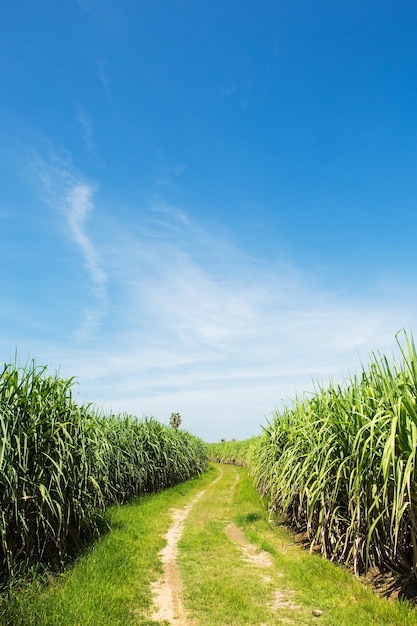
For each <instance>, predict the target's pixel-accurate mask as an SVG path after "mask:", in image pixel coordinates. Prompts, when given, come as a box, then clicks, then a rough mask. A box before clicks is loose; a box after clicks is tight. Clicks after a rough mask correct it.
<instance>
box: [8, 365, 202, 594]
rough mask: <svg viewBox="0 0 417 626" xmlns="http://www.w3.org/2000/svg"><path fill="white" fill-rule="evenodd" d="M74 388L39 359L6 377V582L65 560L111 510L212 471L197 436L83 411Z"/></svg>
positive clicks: (152, 421)
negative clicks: (42, 565) (39, 566)
mask: <svg viewBox="0 0 417 626" xmlns="http://www.w3.org/2000/svg"><path fill="white" fill-rule="evenodd" d="M73 385H74V380H73V379H63V378H61V377H59V376H58V375H53V376H51V375H49V373H48V371H47V368H45V367H37V366H36V365H35V364H34V363H31V364H29V365H27V366H25V367H23V368H20V367H18V366H16V365H5V366H4V367H3V371H2V372H1V373H0V585H4V584H6V583H10V581H13V580H15V579H16V578H17V577H19V576H21V575H24V574H25V572H26V571H27V570H28V568H29V567H30V566H31V564H34V563H39V562H41V563H48V564H59V563H60V562H63V561H65V560H66V559H67V558H68V556H69V555H70V554H72V553H74V552H76V551H77V550H78V549H79V548H80V547H81V546H82V545H83V544H84V542H85V541H86V540H90V539H91V538H93V537H95V536H97V535H98V534H99V532H100V528H101V527H102V526H103V512H104V511H105V509H106V508H107V507H108V506H109V505H110V504H113V503H124V502H126V501H128V500H129V499H130V498H132V497H133V496H135V495H141V494H145V493H147V492H153V491H156V490H159V489H162V488H165V487H168V486H171V485H174V484H176V483H179V482H181V481H184V480H187V479H189V478H191V477H193V476H195V475H197V474H199V473H201V472H202V471H203V470H204V469H205V467H206V463H207V452H206V447H205V444H204V443H203V441H201V440H200V439H199V438H198V437H195V436H193V435H191V434H189V433H188V432H187V431H184V430H180V429H176V428H172V427H171V426H166V425H163V424H161V423H160V422H158V421H156V420H155V419H153V418H144V419H142V420H140V421H139V420H137V419H136V418H134V417H130V416H114V415H110V416H106V415H104V414H102V413H100V412H98V411H96V410H94V409H93V408H92V406H91V405H85V406H79V405H78V404H76V403H75V401H74V399H73V393H72V390H73Z"/></svg>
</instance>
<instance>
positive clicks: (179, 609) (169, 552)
mask: <svg viewBox="0 0 417 626" xmlns="http://www.w3.org/2000/svg"><path fill="white" fill-rule="evenodd" d="M222 474H223V472H222V473H221V474H220V475H219V476H218V477H217V478H216V479H215V480H214V481H213V482H212V483H211V485H214V484H215V483H216V482H217V481H218V480H220V478H221V477H222ZM204 492H205V490H204V489H203V490H202V491H200V492H199V493H198V494H197V495H196V497H195V498H194V499H193V500H192V501H191V502H189V504H187V505H186V506H185V507H184V508H183V509H172V511H171V513H172V524H171V526H170V527H169V529H168V532H167V534H166V535H165V538H166V541H167V543H166V546H165V548H163V549H162V550H161V552H160V556H161V561H162V567H163V574H162V576H161V578H160V579H159V580H157V581H156V582H154V583H152V595H153V604H154V609H153V614H152V619H153V620H155V621H157V622H158V621H163V620H165V621H167V622H168V623H169V624H176V626H195V624H196V622H195V621H194V620H192V621H190V620H187V619H186V616H185V611H184V607H183V604H182V601H181V577H180V572H179V568H178V564H177V556H178V542H179V540H180V539H181V536H182V533H183V530H184V522H185V520H186V519H187V516H188V514H189V512H190V511H191V509H192V508H193V506H194V504H195V503H196V502H197V501H198V500H199V499H200V498H201V496H202V495H203V494H204Z"/></svg>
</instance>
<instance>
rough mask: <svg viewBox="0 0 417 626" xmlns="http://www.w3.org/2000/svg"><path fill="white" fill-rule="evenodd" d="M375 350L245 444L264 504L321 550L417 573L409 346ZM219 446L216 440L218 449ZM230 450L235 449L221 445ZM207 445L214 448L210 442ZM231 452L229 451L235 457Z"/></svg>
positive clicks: (416, 411)
mask: <svg viewBox="0 0 417 626" xmlns="http://www.w3.org/2000/svg"><path fill="white" fill-rule="evenodd" d="M404 337H405V340H404V341H399V340H398V345H399V357H397V358H396V359H390V360H388V359H387V358H386V357H385V356H383V355H380V354H378V353H374V354H373V355H372V356H371V358H370V362H369V364H368V365H367V366H363V367H362V371H361V373H360V374H358V375H356V376H351V377H349V378H348V379H347V380H346V381H345V382H344V383H343V384H342V385H338V384H330V385H329V386H327V387H323V386H317V388H316V391H315V392H314V393H312V394H309V395H307V394H304V395H303V396H302V397H300V398H298V399H296V400H295V401H294V403H293V404H291V405H290V406H286V407H284V408H283V409H282V410H280V411H278V412H277V413H276V414H275V415H274V418H273V419H272V420H271V422H270V423H269V425H268V426H267V427H266V428H264V432H263V433H262V435H261V436H260V437H257V438H256V439H254V440H253V442H252V445H249V446H248V445H245V451H244V457H245V458H244V463H245V464H247V465H249V467H250V470H251V472H252V474H253V477H254V481H255V484H256V487H257V489H258V491H259V492H260V493H261V494H262V495H263V496H265V497H266V498H267V500H268V501H269V506H270V507H272V508H273V509H275V510H276V511H279V512H280V514H281V515H283V516H284V517H285V519H286V520H287V522H288V523H289V524H290V525H291V526H292V528H293V529H295V530H296V531H297V532H299V533H303V535H304V537H305V538H307V539H308V541H309V542H310V546H311V549H315V550H320V551H321V553H322V554H323V555H324V556H325V557H326V558H329V559H332V560H334V561H337V562H341V563H344V564H348V565H350V566H353V567H354V570H355V572H356V573H357V574H359V573H362V572H364V571H366V570H367V569H368V568H369V567H373V566H376V567H378V568H380V569H381V570H382V571H386V570H391V571H393V572H395V573H398V574H399V575H401V576H402V577H404V578H410V579H411V578H413V577H417V484H416V478H417V476H416V461H417V459H416V454H417V353H416V348H415V345H414V342H413V340H412V338H409V337H407V335H406V334H404ZM222 446H223V453H224V452H225V451H226V449H225V448H224V444H215V447H217V454H220V452H221V449H222ZM229 454H231V455H232V460H233V458H236V455H235V457H233V453H232V452H229ZM211 455H212V456H213V458H215V455H213V451H211ZM234 462H235V461H234Z"/></svg>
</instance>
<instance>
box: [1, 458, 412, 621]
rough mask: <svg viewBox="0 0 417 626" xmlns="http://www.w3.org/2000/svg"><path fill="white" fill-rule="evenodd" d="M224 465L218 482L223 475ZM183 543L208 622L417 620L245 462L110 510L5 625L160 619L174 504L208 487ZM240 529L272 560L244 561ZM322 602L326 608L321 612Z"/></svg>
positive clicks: (189, 603)
mask: <svg viewBox="0 0 417 626" xmlns="http://www.w3.org/2000/svg"><path fill="white" fill-rule="evenodd" d="M220 473H222V475H221V477H220V479H219V480H218V481H217V482H216V483H215V484H214V483H213V481H214V479H215V478H216V477H217V476H219V474H220ZM203 489H204V490H205V491H204V494H203V496H202V497H201V498H200V499H199V500H198V501H197V502H196V503H195V505H194V506H193V507H192V509H191V511H190V513H189V515H188V517H187V520H186V523H185V527H184V532H183V536H182V539H181V540H180V542H179V567H180V571H181V576H182V580H183V603H184V607H185V611H186V613H187V615H188V617H189V620H190V623H191V622H192V623H193V624H199V626H232V625H233V626H239V625H241V626H244V625H247V626H249V625H256V624H258V625H259V626H266V625H268V626H272V625H274V624H284V623H286V624H301V625H302V624H321V625H326V626H331V625H334V626H356V625H358V626H417V613H416V612H415V610H414V609H412V608H411V607H410V606H409V605H407V604H406V603H403V602H393V601H389V600H383V599H381V598H378V597H377V596H375V595H374V594H373V592H372V591H371V590H370V589H369V588H367V587H365V586H364V585H362V584H361V583H360V582H359V581H357V580H356V579H355V578H354V577H353V576H352V575H351V574H350V573H348V572H346V571H345V570H344V569H343V568H340V567H337V566H335V565H334V564H332V563H329V562H327V561H325V560H323V559H321V558H320V557H318V556H315V555H310V554H309V553H308V552H305V551H303V550H301V549H300V548H299V547H298V546H296V545H295V544H294V542H293V537H292V535H291V534H290V533H288V531H287V530H286V529H285V528H284V527H283V526H281V525H280V524H279V523H277V521H273V522H271V521H270V520H269V517H268V512H267V511H266V509H265V507H264V506H263V504H262V503H261V501H260V499H259V496H258V495H257V493H256V491H255V490H254V488H253V485H252V481H251V479H250V477H249V475H248V472H247V470H246V469H245V468H242V467H233V466H218V465H212V466H211V467H210V470H209V471H208V472H207V473H205V474H204V475H203V476H202V477H200V478H198V479H194V480H191V481H189V482H187V483H184V484H181V485H177V486H175V487H172V488H170V489H167V490H166V491H163V492H159V493H157V494H154V495H150V496H145V497H140V498H136V499H134V500H133V501H132V502H131V503H130V504H128V505H125V506H120V507H111V508H110V509H109V512H108V514H109V522H110V524H111V527H112V530H111V532H109V533H108V534H107V535H106V536H104V537H102V538H101V539H100V540H98V541H97V542H96V543H95V544H94V545H93V546H91V548H90V549H89V550H88V551H87V552H86V554H85V555H84V556H82V557H80V558H79V559H78V560H77V561H76V562H75V563H74V565H73V567H72V568H71V569H69V570H67V571H66V572H65V573H64V574H62V575H60V576H55V577H51V579H50V581H49V583H48V584H46V585H45V586H41V585H40V583H39V581H38V582H36V581H35V582H33V583H32V584H30V585H26V586H23V587H22V589H21V590H20V591H19V592H18V593H15V594H14V595H13V596H11V597H10V598H9V599H8V600H7V601H5V600H4V599H3V601H2V602H0V624H1V626H11V625H13V626H35V625H36V626H58V625H59V626H78V625H80V626H81V625H82V626H102V625H104V624H112V626H113V625H115V626H119V625H120V626H122V625H123V626H124V625H136V626H151V625H155V624H156V623H157V622H155V621H153V620H152V619H151V618H150V617H149V616H150V615H151V613H152V594H151V582H152V581H155V580H156V579H157V578H158V577H159V576H160V574H161V572H162V567H161V563H160V557H159V552H160V550H161V549H162V547H163V546H164V543H165V540H164V535H165V534H166V532H167V530H168V528H169V526H170V524H171V513H170V510H171V509H172V508H175V509H178V508H181V507H184V506H186V505H187V504H188V503H189V502H190V501H191V500H192V499H193V498H194V497H195V496H196V494H197V493H199V492H200V491H201V490H203ZM231 525H232V526H237V527H239V528H241V529H242V530H243V532H244V538H245V540H246V541H247V542H248V544H249V543H250V544H251V545H252V547H253V546H255V547H256V549H257V550H258V552H260V551H261V550H262V551H265V552H267V553H268V554H269V555H270V556H271V557H272V565H271V566H268V567H267V566H261V565H259V564H254V563H251V562H248V561H247V560H245V554H244V552H243V551H242V545H240V544H239V541H234V540H233V538H231V536H230V532H229V531H228V530H227V529H228V528H229V530H230V527H231ZM313 610H321V611H322V614H321V615H320V617H315V616H314V615H313Z"/></svg>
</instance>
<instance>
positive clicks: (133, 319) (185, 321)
mask: <svg viewBox="0 0 417 626" xmlns="http://www.w3.org/2000/svg"><path fill="white" fill-rule="evenodd" d="M40 171H41V176H42V180H43V184H44V188H45V190H46V191H47V193H48V198H49V202H50V204H51V205H52V206H54V207H57V208H59V210H60V211H61V212H62V215H63V216H64V217H65V225H66V227H67V231H68V234H69V235H70V236H71V239H72V240H73V241H74V243H75V244H76V247H77V249H78V251H79V253H80V255H81V258H82V259H83V262H84V266H85V269H86V276H87V278H88V283H89V287H90V290H92V293H93V295H94V298H95V307H93V308H91V310H87V311H85V313H84V318H83V321H82V323H81V326H80V328H79V330H78V338H89V342H78V343H71V342H67V343H66V344H65V346H62V345H52V341H51V344H50V345H47V344H45V343H38V344H37V345H36V346H35V345H34V348H36V350H35V354H36V357H37V358H38V359H40V362H47V363H49V364H50V365H51V366H52V367H57V368H60V371H61V372H62V374H63V375H66V376H73V375H74V376H76V377H77V378H78V380H79V382H80V386H79V390H80V398H79V399H80V401H83V402H84V401H86V402H93V403H95V404H97V405H99V406H102V407H103V408H104V409H105V410H106V411H110V410H112V411H114V412H127V413H130V414H133V415H137V416H139V417H141V416H142V415H145V414H147V415H150V414H152V415H155V416H156V417H157V418H158V419H162V420H168V419H169V416H170V414H171V412H173V411H179V412H180V413H181V414H182V416H183V420H184V426H185V427H186V428H188V429H189V430H191V431H193V432H195V433H196V434H199V435H200V436H202V437H203V438H204V439H206V440H217V439H220V438H221V437H226V438H232V437H236V438H242V437H245V436H250V435H253V434H257V433H258V432H259V431H260V425H261V424H263V423H265V417H268V416H269V415H270V414H271V412H272V411H273V410H274V408H275V406H279V405H280V403H281V400H284V401H291V399H293V398H294V397H295V394H296V393H302V392H303V391H308V390H313V388H314V382H315V381H319V382H322V383H323V384H326V383H327V382H328V381H329V379H335V380H337V381H342V380H343V379H344V378H345V377H347V376H348V375H349V374H350V373H353V372H355V371H359V370H360V366H361V361H363V362H365V363H366V362H367V359H368V356H369V354H370V352H371V351H372V350H375V349H376V350H381V351H382V352H383V353H386V354H387V355H388V356H389V354H390V352H391V351H393V350H394V349H395V333H396V332H397V331H398V330H399V329H400V328H401V327H406V328H407V329H409V328H412V326H413V322H415V321H416V313H415V310H414V307H412V306H411V304H410V302H411V301H410V299H409V294H410V286H409V285H402V286H400V285H399V284H398V283H397V284H396V285H394V286H393V285H391V284H388V283H383V282H379V283H378V281H376V280H375V283H374V285H373V286H372V290H371V289H370V290H369V291H368V292H367V293H366V294H365V295H363V296H362V295H357V294H356V295H354V294H352V293H348V292H347V291H343V289H342V288H341V286H340V285H339V286H338V285H331V286H329V285H324V284H323V283H322V279H321V277H320V276H318V275H317V274H314V273H312V272H306V271H303V270H301V269H300V268H298V267H297V266H296V264H295V263H294V262H293V263H291V262H289V261H287V262H283V261H282V260H280V259H278V258H277V259H276V260H274V259H271V258H270V259H268V262H266V261H265V260H264V259H262V258H257V259H254V258H253V256H251V257H250V256H249V255H247V254H246V252H245V251H244V250H242V249H239V248H238V247H236V246H234V245H233V244H232V243H231V242H230V241H228V240H224V239H223V238H222V237H220V236H219V235H218V233H214V232H212V233H211V232H208V231H207V230H204V229H203V228H201V226H199V223H198V220H196V218H195V216H190V215H189V213H188V212H187V211H185V210H184V209H182V208H180V207H172V206H170V205H169V204H164V203H156V204H151V205H150V206H149V208H148V209H146V208H144V207H142V208H141V211H140V212H136V213H135V214H134V217H132V218H131V219H132V221H131V222H130V223H128V222H123V221H120V220H119V218H118V217H117V216H116V215H114V216H111V215H107V216H106V220H107V225H108V228H107V236H106V238H105V239H103V234H101V239H100V251H101V254H99V252H98V250H97V248H96V247H95V245H94V243H93V240H92V237H91V236H90V235H89V230H88V228H87V224H88V218H91V217H92V215H93V211H94V203H93V200H94V191H95V187H94V185H92V184H91V183H90V182H88V181H86V180H85V179H83V178H82V177H81V176H80V175H78V174H77V173H75V172H74V170H73V168H72V167H71V166H70V164H69V162H68V161H65V160H59V159H54V160H52V161H49V162H48V164H45V163H43V166H42V168H40ZM132 215H133V212H132ZM126 219H127V218H126ZM102 256H103V257H105V259H106V271H105V270H104V266H103V262H102V261H101V257H102ZM110 273H111V278H112V283H111V284H112V294H113V296H114V297H112V299H111V300H109V299H108V297H107V289H108V287H107V283H108V279H107V274H110ZM393 289H394V291H393ZM404 294H407V297H406V296H405V295H404ZM106 314H107V317H106V324H105V325H104V324H103V323H102V322H103V317H104V315H106ZM63 355H64V356H63Z"/></svg>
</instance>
